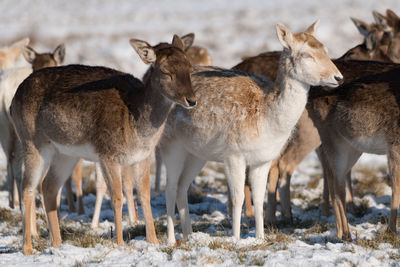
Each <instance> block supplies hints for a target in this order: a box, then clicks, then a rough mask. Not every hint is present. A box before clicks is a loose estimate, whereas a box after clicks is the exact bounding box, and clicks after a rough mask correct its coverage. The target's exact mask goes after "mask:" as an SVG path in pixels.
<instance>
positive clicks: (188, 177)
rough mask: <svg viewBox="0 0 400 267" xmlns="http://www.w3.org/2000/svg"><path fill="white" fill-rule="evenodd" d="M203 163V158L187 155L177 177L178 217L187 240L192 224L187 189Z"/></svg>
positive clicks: (204, 162) (184, 237)
mask: <svg viewBox="0 0 400 267" xmlns="http://www.w3.org/2000/svg"><path fill="white" fill-rule="evenodd" d="M205 164H206V161H205V160H202V159H199V158H197V157H195V156H193V155H188V157H187V158H186V160H185V166H184V168H183V171H182V174H181V176H180V178H179V183H178V190H177V194H176V200H177V206H178V211H179V217H180V218H181V225H182V231H183V239H184V240H187V238H188V236H189V235H190V234H191V233H192V224H191V222H190V216H189V207H188V189H189V186H190V184H191V183H192V182H193V181H194V179H195V178H196V176H197V174H199V173H200V171H201V169H203V167H204V165H205Z"/></svg>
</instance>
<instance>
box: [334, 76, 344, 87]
mask: <svg viewBox="0 0 400 267" xmlns="http://www.w3.org/2000/svg"><path fill="white" fill-rule="evenodd" d="M335 80H336V81H337V82H338V83H339V85H341V84H343V76H335Z"/></svg>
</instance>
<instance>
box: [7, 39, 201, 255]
mask: <svg viewBox="0 0 400 267" xmlns="http://www.w3.org/2000/svg"><path fill="white" fill-rule="evenodd" d="M131 44H132V46H134V48H135V50H136V51H137V52H138V54H139V55H140V56H141V58H142V60H143V61H145V62H147V63H150V62H154V65H155V70H154V72H153V74H152V76H151V77H150V79H149V81H148V82H147V83H146V85H143V84H142V83H141V82H140V81H139V80H138V79H136V78H134V77H133V76H131V75H129V74H126V73H122V72H119V71H116V70H112V69H108V68H104V67H89V66H82V65H69V66H65V67H56V68H46V69H42V70H39V71H37V72H35V73H33V74H31V75H30V76H29V77H28V78H27V79H26V80H25V81H24V82H23V83H22V84H21V85H20V87H19V88H18V91H17V93H16V95H15V97H14V99H13V102H12V105H11V113H12V117H13V120H14V123H15V127H16V130H17V132H18V135H19V137H20V139H21V141H22V146H23V150H24V162H25V173H24V178H23V183H22V188H23V198H22V199H23V200H22V201H23V205H24V207H26V208H30V206H31V205H32V204H31V203H32V195H31V191H32V189H33V188H35V187H36V185H37V183H38V182H39V181H38V180H39V179H40V178H41V177H42V174H45V173H46V170H47V168H48V166H49V171H48V174H47V176H46V177H45V179H44V182H43V186H44V190H43V195H44V199H45V201H44V202H45V204H46V213H47V214H48V219H49V226H50V230H51V232H50V235H51V237H52V243H53V246H59V245H60V243H61V239H60V234H59V229H58V219H57V217H56V216H55V215H54V214H55V213H54V210H55V208H56V206H55V205H54V203H56V201H54V200H55V195H56V194H54V192H58V191H59V189H60V188H61V186H62V185H63V184H64V182H65V180H66V179H67V178H68V176H69V175H70V173H71V172H72V170H73V167H74V165H75V164H76V162H77V161H78V159H79V157H80V156H81V155H79V154H80V153H81V152H79V153H77V152H71V151H68V150H65V149H64V148H62V149H57V150H58V151H59V152H57V151H56V149H55V147H54V143H57V144H61V145H63V146H68V147H71V146H79V145H90V146H91V147H92V148H93V150H94V151H92V152H89V153H88V154H87V155H86V157H88V159H92V160H93V159H96V157H98V158H97V160H99V161H100V165H101V167H102V171H103V174H104V176H105V180H106V183H107V186H108V188H109V191H110V193H111V198H112V203H113V206H114V218H115V227H116V229H115V231H116V237H117V243H118V244H119V245H121V244H122V243H123V240H122V215H121V212H122V185H121V168H122V165H129V164H133V163H136V162H140V161H143V160H144V159H145V158H146V157H147V156H148V155H149V154H150V152H151V151H152V150H153V149H154V147H155V145H156V143H157V142H158V139H159V137H160V135H161V133H162V129H163V127H164V124H165V121H166V119H167V116H168V113H169V111H170V110H171V108H172V107H173V102H172V101H174V102H177V103H180V104H181V105H185V106H193V105H195V103H196V101H195V98H194V92H193V90H192V87H191V83H190V73H191V71H192V67H191V65H190V63H189V61H188V60H187V58H186V55H185V54H184V53H183V51H182V50H181V49H182V48H183V44H182V42H181V40H180V39H179V37H177V36H174V40H173V45H169V44H161V45H159V46H157V47H151V46H150V45H148V44H147V43H146V42H143V41H139V40H131ZM62 153H65V154H62ZM46 157H48V159H46ZM61 164H62V165H61ZM49 185H50V186H49ZM139 194H140V193H139ZM146 201H147V200H146ZM142 205H143V206H148V205H149V203H142ZM24 219H25V220H24V221H25V228H24V246H23V251H24V253H25V254H32V252H33V251H32V244H31V237H30V232H29V228H28V227H27V226H29V222H30V219H31V218H30V214H29V213H27V212H24ZM145 219H149V218H145ZM154 236H155V234H154ZM147 237H148V238H150V240H149V239H148V240H149V241H153V242H155V240H154V239H153V238H151V236H147Z"/></svg>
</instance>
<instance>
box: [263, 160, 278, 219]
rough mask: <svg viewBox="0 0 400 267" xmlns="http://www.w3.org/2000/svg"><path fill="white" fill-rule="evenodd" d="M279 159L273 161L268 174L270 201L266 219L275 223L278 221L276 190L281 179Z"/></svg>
mask: <svg viewBox="0 0 400 267" xmlns="http://www.w3.org/2000/svg"><path fill="white" fill-rule="evenodd" d="M278 164H279V161H278V160H274V161H272V163H271V167H270V169H269V174H268V182H267V191H268V202H267V211H266V213H267V214H266V221H267V222H268V223H274V222H275V221H276V215H275V212H276V191H277V188H278V180H279V176H280V175H279V166H278Z"/></svg>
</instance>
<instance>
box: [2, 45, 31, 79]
mask: <svg viewBox="0 0 400 267" xmlns="http://www.w3.org/2000/svg"><path fill="white" fill-rule="evenodd" d="M28 44H29V38H24V39H21V40H19V41H16V42H14V43H12V44H11V45H10V46H5V47H1V48H0V72H1V71H3V70H5V69H7V68H10V67H13V66H14V65H15V62H16V61H17V59H18V58H19V56H20V55H21V53H22V48H23V47H24V46H26V45H28Z"/></svg>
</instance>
